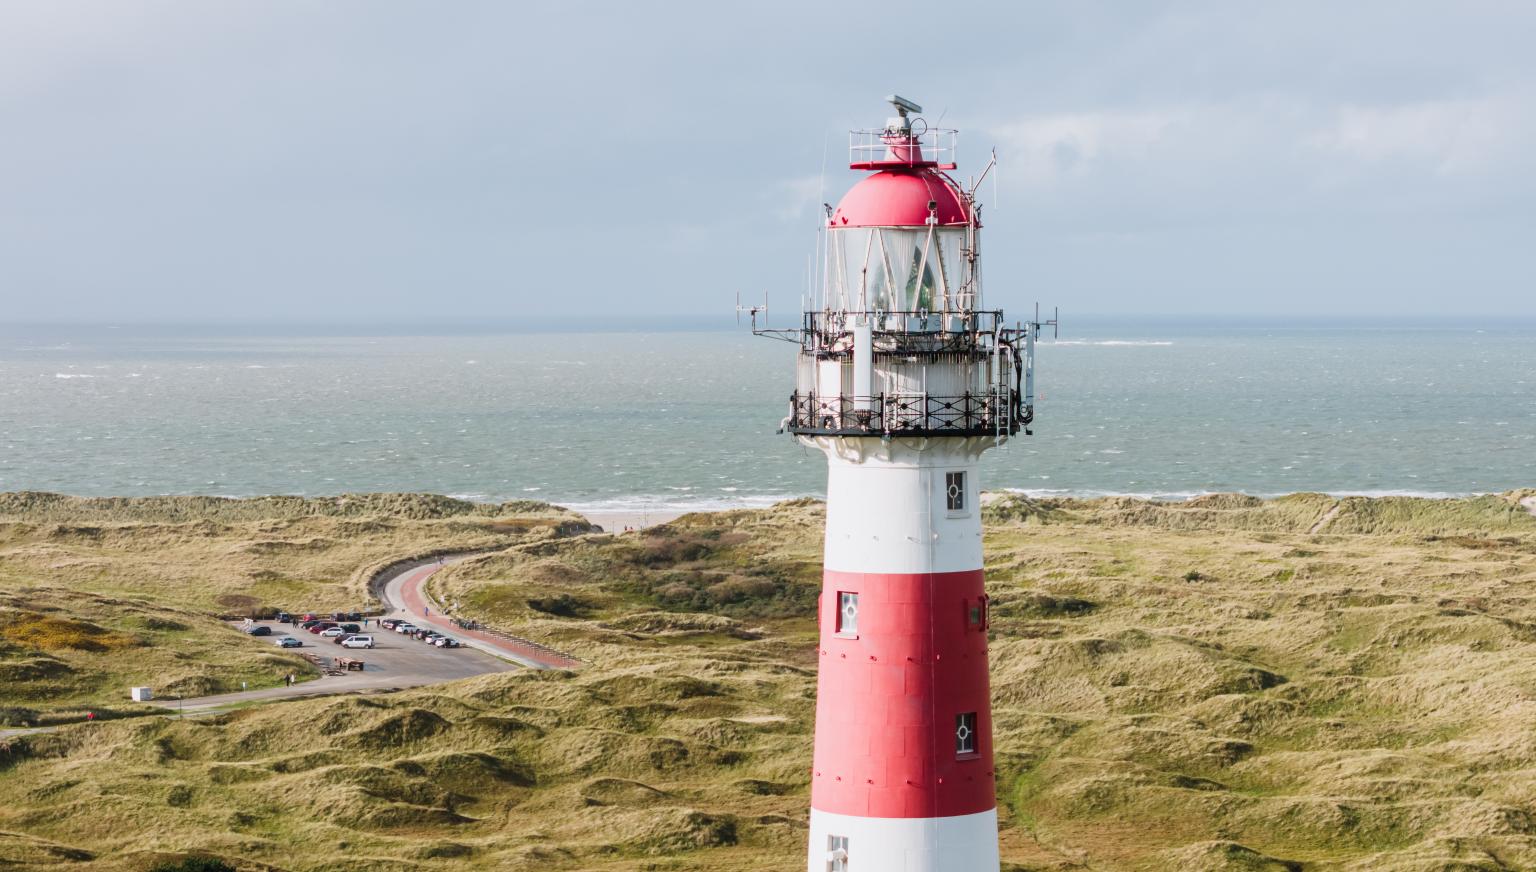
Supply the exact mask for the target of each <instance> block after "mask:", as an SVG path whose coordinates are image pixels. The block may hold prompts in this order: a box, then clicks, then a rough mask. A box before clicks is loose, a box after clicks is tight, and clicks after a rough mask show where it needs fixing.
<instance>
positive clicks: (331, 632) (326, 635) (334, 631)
mask: <svg viewBox="0 0 1536 872" xmlns="http://www.w3.org/2000/svg"><path fill="white" fill-rule="evenodd" d="M345 632H346V630H343V629H342V628H340V627H326V628H325V629H324V630H321V631H320V638H322V639H334V638H336V637H337V636H340V635H341V634H342V633H345Z"/></svg>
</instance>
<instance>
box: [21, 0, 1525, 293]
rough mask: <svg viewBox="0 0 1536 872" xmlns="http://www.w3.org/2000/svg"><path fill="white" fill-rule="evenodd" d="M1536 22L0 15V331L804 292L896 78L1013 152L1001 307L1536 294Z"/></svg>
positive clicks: (1514, 12) (815, 12) (619, 10)
mask: <svg viewBox="0 0 1536 872" xmlns="http://www.w3.org/2000/svg"><path fill="white" fill-rule="evenodd" d="M1533 46H1536V5H1533V4H1530V3H1520V2H1509V3H1492V2H1450V0H1447V2H1442V3H1415V2H1404V0H1396V2H1380V3H1376V2H1349V3H1340V2H1325V3H1305V2H1286V3H1257V2H1253V3H1248V2H1210V3H1143V2H1129V0H1127V2H1121V3H1087V2H1059V3H993V4H986V5H981V4H976V5H968V4H964V3H957V2H947V3H934V2H927V3H920V4H912V5H905V4H902V3H894V2H881V3H831V2H817V3H793V2H780V0H776V2H772V3H753V4H746V3H734V2H721V0H714V2H709V3H699V4H683V3H665V2H655V3H634V2H625V3H617V2H614V3H580V2H559V3H514V2H494V3H492V2H486V3H479V2H442V0H434V2H425V0H423V2H387V0H358V2H323V3H322V2H313V3H311V2H233V0H226V2H133V0H112V2H69V0H36V2H31V0H0V303H3V306H0V321H12V322H18V321H61V320H85V321H105V322H113V321H118V322H121V321H193V322H213V321H263V322H270V321H289V322H293V321H337V320H359V321H373V322H381V321H406V322H410V321H455V320H458V321H476V320H481V319H488V320H504V321H516V320H520V319H526V318H534V317H537V316H540V315H548V314H577V313H589V312H598V313H611V314H634V313H647V312H648V313H689V314H695V315H697V314H705V313H710V312H716V311H718V312H720V313H722V314H724V313H726V312H728V310H729V309H730V307H731V306H732V304H733V302H734V296H735V294H736V293H737V292H738V291H739V292H741V293H742V294H743V296H745V297H748V298H752V299H757V298H760V297H761V295H762V294H763V293H764V292H765V291H767V292H769V293H770V294H771V295H772V299H773V300H774V301H775V303H776V304H778V303H782V304H783V305H784V306H785V307H786V308H794V306H795V304H796V302H797V301H798V297H799V294H800V293H801V290H802V289H803V288H804V285H805V280H804V273H805V269H806V257H807V255H808V253H809V252H810V251H811V250H812V247H813V245H814V238H815V222H816V215H817V204H818V203H819V202H820V200H821V199H823V198H824V199H826V200H829V201H832V202H834V203H835V202H836V199H837V198H838V197H839V196H840V195H841V193H842V192H843V191H844V190H846V188H847V187H848V186H849V185H851V184H852V183H853V182H854V181H856V180H857V178H858V175H859V174H856V173H853V172H850V171H849V170H848V169H847V166H846V145H847V135H846V131H847V130H848V128H850V127H856V126H857V127H863V126H878V125H880V124H882V123H883V122H884V119H885V117H886V115H887V107H886V106H885V105H884V104H883V103H882V102H881V98H882V97H883V96H884V95H885V94H887V93H890V92H892V91H895V92H899V93H901V94H904V95H906V96H908V97H910V98H912V99H914V100H916V101H918V102H920V103H922V104H923V105H924V106H925V108H926V109H927V112H926V113H925V114H926V116H927V117H928V118H929V119H930V120H932V121H937V120H938V118H939V116H940V115H941V114H942V115H943V124H944V126H946V127H948V126H954V127H959V128H960V129H961V152H960V159H961V162H962V166H961V170H960V175H962V176H963V175H965V173H966V172H967V170H970V171H973V172H974V171H976V170H979V168H980V166H981V165H982V163H984V161H985V159H986V155H987V152H988V150H989V149H990V148H992V147H993V146H996V148H997V150H998V153H999V156H1000V159H1001V172H1000V173H999V176H998V188H997V192H996V202H990V203H989V204H988V205H987V207H986V209H985V211H984V212H983V216H984V218H985V219H986V223H987V227H986V231H985V235H984V237H983V239H984V246H985V247H984V251H985V257H986V264H987V266H986V278H987V281H988V284H987V293H988V295H989V298H990V299H989V302H991V303H992V304H996V305H1002V306H1005V307H1009V308H1013V309H1020V308H1022V307H1023V306H1024V305H1026V304H1028V303H1030V302H1032V301H1034V300H1036V299H1039V300H1041V301H1043V302H1044V303H1046V304H1047V305H1051V304H1059V305H1060V306H1062V308H1063V309H1064V310H1065V311H1067V312H1073V313H1163V314H1170V315H1234V314H1235V315H1263V314H1290V315H1297V314H1301V315H1307V316H1319V315H1321V316H1328V315H1341V316H1361V315H1366V316H1369V315H1377V314H1385V315H1390V316H1403V315H1409V316H1424V315H1434V314H1480V315H1508V316H1520V317H1526V318H1529V317H1533V316H1536V49H1533ZM824 155H825V162H826V174H825V193H824V194H823V193H822V190H823V187H822V186H823V182H822V166H823V156H824ZM983 195H984V199H985V200H992V199H993V190H992V185H991V184H990V183H989V184H987V185H986V186H984V188H983Z"/></svg>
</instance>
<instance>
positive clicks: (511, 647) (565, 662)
mask: <svg viewBox="0 0 1536 872" xmlns="http://www.w3.org/2000/svg"><path fill="white" fill-rule="evenodd" d="M474 556H476V554H475V553H469V554H454V555H452V556H448V557H444V558H443V559H442V560H441V561H436V560H434V561H430V562H425V563H420V564H416V565H414V566H406V567H403V568H401V569H397V570H394V575H393V576H390V577H389V578H388V580H387V581H385V582H384V583H383V585H381V586H379V598H380V599H381V600H383V601H384V604H385V605H386V606H388V607H389V608H390V609H391V612H390V615H391V616H392V617H403V618H407V619H408V620H410V622H411V623H413V624H415V625H416V626H418V627H430V628H432V629H434V630H438V631H440V632H442V633H443V634H445V635H448V636H452V637H453V638H455V639H458V640H459V641H460V642H462V643H464V645H465V646H466V647H471V648H478V649H480V650H481V651H484V652H486V653H487V654H491V655H494V656H496V657H501V658H505V659H507V660H511V661H512V662H514V663H517V664H520V665H522V666H526V667H528V668H530V669H571V668H574V667H576V666H578V665H579V662H578V661H577V660H575V659H574V658H571V657H567V656H565V655H563V654H561V653H559V652H557V651H551V650H549V649H547V648H544V647H542V646H540V645H537V644H534V643H533V642H529V641H528V640H526V639H519V638H517V637H515V636H508V635H505V634H503V633H496V632H489V631H485V630H465V629H461V628H460V627H456V626H454V623H453V621H452V620H450V619H449V618H447V617H445V616H444V615H443V611H442V608H441V607H439V606H438V605H437V603H435V602H433V601H432V600H431V598H430V597H429V596H428V595H427V592H426V590H425V587H426V582H427V579H429V578H431V577H432V574H433V573H435V572H437V571H438V570H439V569H442V568H443V567H444V566H452V565H453V564H455V563H458V562H460V561H462V560H467V559H469V558H470V557H474ZM375 584H376V585H377V582H375Z"/></svg>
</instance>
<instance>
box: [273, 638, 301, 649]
mask: <svg viewBox="0 0 1536 872" xmlns="http://www.w3.org/2000/svg"><path fill="white" fill-rule="evenodd" d="M277 647H279V648H302V647H304V643H303V642H300V641H299V640H298V638H297V637H295V636H279V637H278V638H277Z"/></svg>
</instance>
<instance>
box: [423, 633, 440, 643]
mask: <svg viewBox="0 0 1536 872" xmlns="http://www.w3.org/2000/svg"><path fill="white" fill-rule="evenodd" d="M420 638H421V641H423V642H435V641H437V640H438V639H441V638H443V634H442V633H425V634H423V635H422V636H421V637H420Z"/></svg>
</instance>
